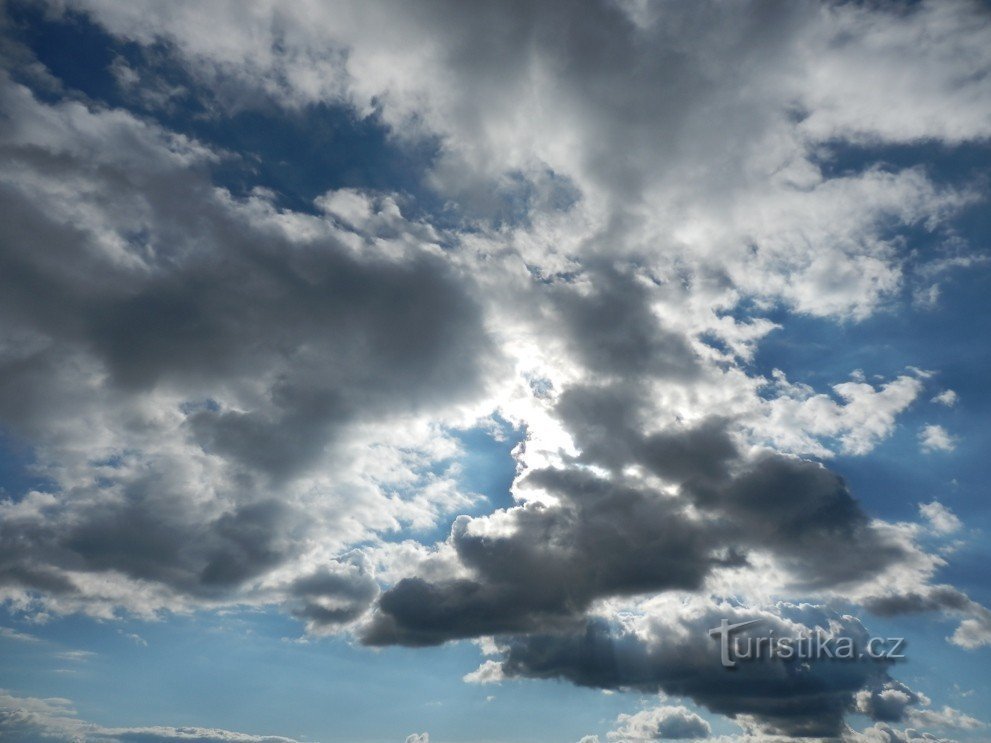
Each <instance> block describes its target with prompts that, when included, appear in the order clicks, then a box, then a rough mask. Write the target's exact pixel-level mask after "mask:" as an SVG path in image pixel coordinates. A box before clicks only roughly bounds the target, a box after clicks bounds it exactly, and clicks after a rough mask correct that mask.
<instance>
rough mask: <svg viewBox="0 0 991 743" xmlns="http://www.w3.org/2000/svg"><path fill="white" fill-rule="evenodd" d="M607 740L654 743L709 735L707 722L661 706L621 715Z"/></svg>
mask: <svg viewBox="0 0 991 743" xmlns="http://www.w3.org/2000/svg"><path fill="white" fill-rule="evenodd" d="M616 723H617V727H616V729H615V730H613V731H611V732H610V733H609V740H615V741H629V742H630V743H634V742H637V741H653V740H672V739H673V740H686V739H698V738H707V737H709V735H710V734H711V733H712V728H711V727H710V725H709V723H708V722H706V721H705V720H703V719H702V718H701V717H699V716H698V715H697V714H695V713H694V712H692V711H691V710H689V709H687V708H686V707H681V706H677V707H675V706H670V705H662V706H660V707H654V708H652V709H647V710H643V711H642V712H637V713H636V714H632V715H620V716H619V717H618V718H617V719H616Z"/></svg>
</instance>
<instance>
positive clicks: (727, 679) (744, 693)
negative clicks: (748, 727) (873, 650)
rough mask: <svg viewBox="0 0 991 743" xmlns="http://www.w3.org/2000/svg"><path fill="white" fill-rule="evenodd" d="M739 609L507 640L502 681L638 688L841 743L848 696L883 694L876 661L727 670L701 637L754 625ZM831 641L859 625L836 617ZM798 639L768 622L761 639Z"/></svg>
mask: <svg viewBox="0 0 991 743" xmlns="http://www.w3.org/2000/svg"><path fill="white" fill-rule="evenodd" d="M807 611H808V610H806V612H807ZM753 616H758V615H756V614H754V615H748V614H747V613H746V612H745V611H742V610H738V609H736V610H735V609H732V608H730V607H728V606H714V607H712V608H711V609H709V610H707V611H705V612H700V613H697V614H695V615H693V616H690V617H688V618H678V617H677V615H675V616H658V617H657V618H656V620H654V621H655V623H656V624H655V626H654V627H653V628H650V627H648V628H646V629H644V628H641V629H640V631H639V632H634V631H630V630H623V629H620V628H617V627H612V626H610V625H609V624H607V623H605V622H602V621H595V620H593V621H590V622H588V623H587V624H586V625H585V626H584V628H583V629H582V630H580V631H577V632H570V633H554V634H543V635H538V634H534V635H530V636H526V637H514V638H510V639H507V640H506V644H507V648H508V649H507V651H506V653H505V656H504V658H503V660H502V672H503V673H504V674H505V675H506V676H508V677H523V678H543V679H564V680H568V681H570V682H572V683H575V684H578V685H580V686H588V687H592V688H599V689H614V690H621V689H636V690H639V691H643V692H650V693H654V692H657V691H663V692H665V693H667V694H669V695H673V696H681V697H689V698H691V699H693V700H694V701H695V702H696V703H698V704H701V705H703V706H705V707H707V708H708V709H710V710H711V711H713V712H718V713H720V714H723V715H727V716H730V717H741V719H744V718H753V719H754V720H755V721H756V722H757V724H758V725H759V726H760V727H761V729H762V730H763V731H764V732H770V733H779V734H784V735H791V736H795V737H804V736H818V737H830V736H838V735H839V734H840V732H841V731H842V730H843V719H844V716H845V715H846V714H847V713H848V712H849V711H850V710H851V709H852V708H853V706H854V704H855V695H856V694H857V693H858V692H859V691H860V690H861V689H863V688H864V687H871V688H874V687H880V686H881V685H883V683H884V682H885V681H886V679H887V667H886V665H884V664H880V663H877V662H875V661H850V662H830V661H824V662H812V663H811V664H806V663H803V662H799V661H794V662H791V661H789V662H785V661H781V662H752V663H740V664H739V665H738V666H737V668H735V669H733V670H732V671H729V670H727V669H725V668H723V667H722V666H721V665H720V663H719V649H718V647H717V646H716V643H715V642H714V641H713V639H712V638H710V637H709V636H708V633H707V630H708V629H709V628H710V627H715V626H718V625H719V622H720V620H721V619H722V618H724V617H728V618H731V621H738V620H739V619H740V618H753ZM810 619H811V622H812V623H811V624H810V625H809V626H815V624H819V625H820V627H824V626H826V625H827V619H828V615H827V614H822V613H820V614H819V616H813V617H811V618H809V617H806V618H805V621H810ZM833 619H834V620H836V621H838V622H839V624H840V628H839V629H838V630H835V629H834V630H833V631H834V632H835V633H836V634H835V635H834V636H836V637H840V636H847V637H851V638H855V639H856V641H858V642H861V643H862V642H863V640H864V639H865V638H866V636H867V632H866V629H865V628H864V627H863V625H861V624H860V622H859V621H858V620H856V619H853V618H850V617H845V618H840V617H838V616H834V617H833ZM771 628H773V629H775V630H776V633H777V636H779V637H783V636H795V635H794V632H795V625H793V624H789V623H787V622H785V621H784V620H783V619H781V618H774V617H768V616H766V615H765V624H764V626H763V628H762V631H761V634H762V635H764V636H766V632H767V630H768V629H771Z"/></svg>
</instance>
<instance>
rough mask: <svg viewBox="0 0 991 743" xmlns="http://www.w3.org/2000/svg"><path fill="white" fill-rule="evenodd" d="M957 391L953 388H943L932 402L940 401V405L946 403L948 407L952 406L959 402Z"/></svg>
mask: <svg viewBox="0 0 991 743" xmlns="http://www.w3.org/2000/svg"><path fill="white" fill-rule="evenodd" d="M958 399H959V398H958V397H957V393H956V392H954V391H953V390H943V391H942V392H940V393H939V394H938V395H936V396H935V397H934V398H933V399H932V401H931V402H935V403H938V404H940V405H945V406H946V407H948V408H952V407H953V406H954V405H956V404H957V400H958Z"/></svg>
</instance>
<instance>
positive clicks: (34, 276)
mask: <svg viewBox="0 0 991 743" xmlns="http://www.w3.org/2000/svg"><path fill="white" fill-rule="evenodd" d="M0 99H2V102H3V106H4V108H5V110H6V111H7V112H8V115H7V116H6V117H5V118H4V120H3V121H2V122H0V163H2V167H3V170H4V173H5V177H4V178H3V179H2V180H0V224H2V225H3V226H2V228H0V230H2V233H3V234H2V235H0V321H2V325H3V338H4V345H3V348H2V349H0V423H2V425H3V427H4V429H5V431H6V432H7V433H8V434H9V435H11V436H13V437H15V438H17V439H20V440H23V441H25V442H28V443H29V444H31V445H33V446H35V447H36V450H37V452H38V455H39V459H40V460H41V464H42V466H46V467H50V468H51V470H50V471H51V472H52V476H53V478H54V479H55V480H56V481H58V483H59V485H60V487H61V488H62V491H63V492H62V494H61V496H60V497H59V500H58V503H57V504H52V505H51V506H50V507H48V508H47V509H46V511H45V513H44V514H43V517H42V518H39V516H38V515H35V516H32V517H28V516H27V515H25V516H24V518H20V519H14V520H7V521H6V522H5V523H4V524H3V525H2V526H0V576H2V578H0V580H5V581H6V582H8V583H9V584H12V585H18V586H21V587H24V588H29V589H39V590H43V591H55V592H57V593H62V594H70V593H72V592H73V590H74V585H75V584H74V583H73V581H71V580H68V579H67V578H65V577H64V576H62V575H60V571H64V570H71V571H81V572H84V573H85V572H105V571H115V572H117V573H121V574H123V575H126V576H130V577H131V578H134V579H140V580H145V581H152V582H156V583H159V584H161V585H163V586H165V587H167V588H169V589H172V590H176V591H179V592H182V593H185V594H189V595H200V596H213V597H219V596H221V595H223V594H224V593H225V592H228V591H230V590H232V589H235V588H237V587H238V586H239V585H241V584H243V583H244V582H245V581H248V580H250V579H253V578H256V577H258V576H260V575H262V574H264V573H266V572H268V571H270V570H272V569H273V568H275V567H276V566H278V565H280V564H283V563H284V562H285V561H286V560H287V559H289V558H290V557H292V556H293V555H294V554H296V553H297V552H298V550H299V548H300V545H301V544H302V543H303V541H302V537H303V535H304V534H305V533H306V531H307V529H308V526H309V523H310V521H311V519H310V517H309V515H308V514H306V513H305V508H304V507H303V506H301V504H300V503H299V502H298V501H297V500H295V499H293V498H291V497H289V496H288V493H289V491H290V490H291V484H292V482H293V481H294V480H295V479H297V478H299V477H302V476H305V475H307V474H309V473H311V472H312V469H313V467H314V466H315V465H316V464H317V463H318V462H321V463H322V464H323V465H324V466H328V462H329V461H332V458H333V451H334V450H335V447H336V446H337V445H338V444H339V443H341V442H346V440H347V438H348V436H349V433H348V432H349V431H350V430H351V428H352V427H354V426H360V425H367V424H369V423H375V422H381V421H384V420H387V419H390V418H391V417H393V416H397V415H398V416H402V415H407V416H412V415H417V414H420V413H421V412H423V411H428V410H433V409H438V408H443V407H444V406H449V405H451V404H454V403H457V402H458V401H462V400H467V399H471V397H472V396H474V395H477V394H478V393H479V392H480V391H481V390H482V389H483V387H484V384H485V379H486V374H487V369H488V366H489V364H490V363H491V362H492V360H493V359H494V358H495V355H494V351H493V349H492V346H491V343H490V341H489V340H488V335H487V332H486V330H485V328H484V325H483V318H482V314H481V309H480V307H479V305H478V303H477V302H476V301H475V300H474V299H473V297H472V292H471V289H470V278H468V277H467V276H465V275H463V274H461V273H459V272H458V271H457V270H456V269H454V268H453V267H452V264H451V262H449V261H446V260H444V259H443V258H442V257H439V256H438V255H436V254H435V253H434V252H432V251H431V250H429V249H424V247H423V240H424V239H425V237H426V234H427V233H426V232H424V230H425V229H426V228H424V227H423V226H422V225H417V224H415V223H406V222H404V221H403V220H402V219H401V218H397V219H398V221H397V222H396V226H394V227H393V229H392V231H391V233H390V236H389V239H391V240H393V241H396V244H397V246H398V247H397V248H396V249H394V250H393V251H392V252H391V253H389V252H388V251H383V250H379V249H377V248H375V247H374V246H373V245H372V243H373V242H374V241H376V240H378V239H379V238H378V236H377V235H375V234H365V233H362V232H349V231H347V230H344V229H343V228H340V227H339V226H337V227H333V228H331V227H330V224H331V223H329V222H325V223H323V227H318V228H317V229H315V230H311V231H310V232H309V233H307V232H306V230H305V229H303V230H302V231H300V228H296V231H295V232H294V231H293V229H291V228H290V229H280V228H279V227H276V226H274V225H273V224H272V223H271V222H269V223H267V224H266V223H265V218H264V216H262V215H263V213H264V210H265V209H267V208H268V207H265V206H263V205H262V204H263V202H257V204H258V205H259V206H261V209H262V212H261V213H260V212H258V211H257V210H256V211H252V210H251V208H250V207H249V206H248V205H246V204H244V203H242V204H240V205H239V204H235V203H231V202H230V201H229V200H227V198H226V197H225V196H224V195H223V194H222V193H220V192H218V191H217V190H215V189H214V188H213V186H212V185H211V184H210V182H209V179H208V177H207V175H208V174H207V172H206V170H205V167H204V165H203V163H204V162H205V161H207V160H209V159H210V158H211V157H213V155H212V154H210V153H207V152H205V151H201V150H198V149H196V147H197V146H196V145H195V144H194V143H190V142H188V141H184V140H176V139H170V135H168V134H167V133H165V132H163V131H160V130H158V129H156V128H155V127H153V126H150V125H147V124H144V123H142V122H140V121H138V120H137V119H133V118H131V117H129V116H128V115H126V114H123V113H118V112H109V111H104V110H100V109H86V108H84V107H83V106H82V105H80V104H77V103H70V102H63V103H61V104H58V105H55V106H49V105H46V104H43V103H41V102H39V101H37V100H36V99H34V98H33V96H32V95H31V93H30V92H28V91H27V90H26V89H25V88H23V87H21V86H18V85H16V84H14V83H12V82H11V81H10V80H8V79H6V78H4V79H3V80H2V81H0ZM45 127H48V129H45ZM42 130H43V131H48V132H54V134H52V135H51V136H41V135H39V136H35V132H37V131H42ZM87 138H92V139H93V140H95V141H89V140H88V139H87ZM111 140H113V141H114V145H113V146H110V145H109V142H110V141H111ZM188 160H192V162H191V163H190V162H188ZM62 184H71V185H70V186H69V187H70V188H71V189H72V191H73V193H72V195H69V196H67V195H64V194H62V192H61V191H60V189H61V188H62ZM37 189H40V190H41V192H43V193H45V194H47V199H48V200H46V198H39V194H38V191H37ZM393 221H396V220H395V219H394V220H393ZM404 229H405V230H406V232H405V233H404V232H403V230H404ZM427 232H429V230H427ZM348 241H350V243H348ZM355 241H357V242H358V243H364V244H365V246H366V247H365V249H363V250H355V249H354V242H355ZM346 243H348V244H346ZM164 405H170V406H173V407H171V408H164V407H163V406H164ZM90 447H91V448H92V451H94V452H97V453H93V454H89V455H88V457H86V459H75V460H74V459H73V457H74V456H78V454H79V453H82V452H85V451H86V450H87V448H90ZM199 454H202V455H204V456H206V457H208V458H210V460H211V461H214V462H216V463H217V464H216V466H214V465H208V464H206V460H201V459H199V458H198V455H199ZM83 456H86V455H83ZM349 516H350V515H349V514H347V513H342V518H348V517H349ZM304 611H310V612H312V611H315V609H312V608H311V609H309V610H304Z"/></svg>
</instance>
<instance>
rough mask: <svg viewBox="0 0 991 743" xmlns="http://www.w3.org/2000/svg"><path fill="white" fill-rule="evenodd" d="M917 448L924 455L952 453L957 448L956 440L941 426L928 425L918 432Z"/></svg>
mask: <svg viewBox="0 0 991 743" xmlns="http://www.w3.org/2000/svg"><path fill="white" fill-rule="evenodd" d="M919 447H920V448H921V449H922V451H924V452H926V453H930V452H934V451H953V450H954V449H956V448H957V440H956V437H955V436H952V435H951V434H950V433H949V432H948V431H947V430H946V429H945V428H943V427H942V426H938V425H936V424H934V423H930V424H929V425H927V426H923V427H922V429H921V430H920V431H919Z"/></svg>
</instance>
